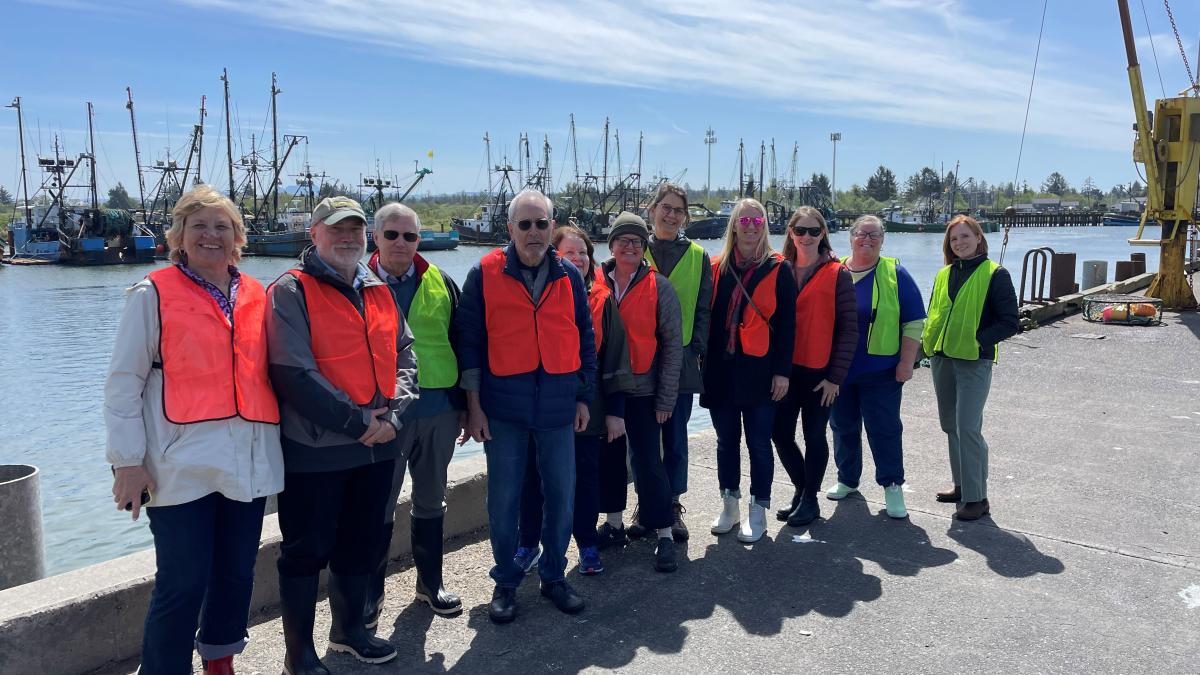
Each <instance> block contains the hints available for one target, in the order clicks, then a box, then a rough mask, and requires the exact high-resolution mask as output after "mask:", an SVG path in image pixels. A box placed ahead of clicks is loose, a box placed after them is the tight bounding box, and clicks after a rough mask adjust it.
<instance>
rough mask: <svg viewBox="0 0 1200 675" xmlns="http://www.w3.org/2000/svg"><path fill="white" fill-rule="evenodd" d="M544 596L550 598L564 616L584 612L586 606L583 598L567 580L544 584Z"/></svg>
mask: <svg viewBox="0 0 1200 675" xmlns="http://www.w3.org/2000/svg"><path fill="white" fill-rule="evenodd" d="M542 595H544V596H546V597H547V598H549V600H550V602H553V603H554V606H555V607H557V608H558V611H560V612H562V613H564V614H578V613H580V612H582V611H583V607H584V604H585V603H584V601H583V598H581V597H579V594H578V593H576V592H575V589H574V588H571V584H568V583H567V581H566V580H565V579H563V580H561V581H551V582H550V583H545V582H543V583H542Z"/></svg>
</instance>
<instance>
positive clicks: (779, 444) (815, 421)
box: [771, 367, 830, 500]
mask: <svg viewBox="0 0 1200 675" xmlns="http://www.w3.org/2000/svg"><path fill="white" fill-rule="evenodd" d="M823 379H825V373H824V372H822V371H812V370H808V369H805V368H797V367H793V368H792V378H791V382H790V384H789V385H788V393H787V396H785V397H784V399H783V400H782V401H780V402H779V406H778V407H777V408H776V409H775V426H774V429H773V430H772V432H771V440H772V441H774V442H775V453H776V454H777V455H778V456H779V463H780V464H782V465H783V469H784V471H787V474H788V478H791V479H792V485H793V486H795V488H796V492H797V494H799V495H801V496H802V497H803V498H804V499H808V500H813V499H816V498H817V493H818V492H819V491H820V490H821V481H822V480H823V479H824V478H825V468H826V466H828V465H829V441H828V440H827V439H826V437H825V429H826V428H827V427H828V426H829V411H830V408H828V407H826V406H823V405H821V392H819V391H813V388H814V387H816V386H817V385H818V384H820V382H821V380H823ZM797 421H800V423H801V426H802V427H803V432H804V449H805V450H806V452H805V453H804V454H801V452H800V446H799V445H797V444H796V422H797Z"/></svg>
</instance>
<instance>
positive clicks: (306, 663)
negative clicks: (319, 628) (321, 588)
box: [279, 575, 329, 675]
mask: <svg viewBox="0 0 1200 675" xmlns="http://www.w3.org/2000/svg"><path fill="white" fill-rule="evenodd" d="M319 581H320V577H317V576H315V575H314V576H311V577H285V576H283V575H280V576H279V611H280V613H281V614H282V618H283V643H284V645H285V646H286V647H287V653H286V654H285V655H284V657H283V672H284V673H285V675H329V669H328V668H326V667H325V666H324V665H323V664H322V663H321V659H320V658H319V657H318V656H317V650H316V648H314V647H313V620H314V618H315V617H316V614H317V585H318V582H319Z"/></svg>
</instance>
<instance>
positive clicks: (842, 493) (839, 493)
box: [825, 482, 858, 502]
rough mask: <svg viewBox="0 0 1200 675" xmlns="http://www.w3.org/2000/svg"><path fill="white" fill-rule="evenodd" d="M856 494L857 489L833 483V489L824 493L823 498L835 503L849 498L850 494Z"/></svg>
mask: <svg viewBox="0 0 1200 675" xmlns="http://www.w3.org/2000/svg"><path fill="white" fill-rule="evenodd" d="M857 492H858V488H852V487H850V486H849V485H846V484H845V483H840V482H839V483H835V484H834V486H833V487H831V488H829V489H828V490H826V491H825V498H826V499H832V500H833V501H835V502H836V501H839V500H842V499H845V498H846V497H849V496H850V495H852V494H856V493H857Z"/></svg>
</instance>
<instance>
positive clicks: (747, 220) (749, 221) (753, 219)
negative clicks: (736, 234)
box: [738, 216, 767, 226]
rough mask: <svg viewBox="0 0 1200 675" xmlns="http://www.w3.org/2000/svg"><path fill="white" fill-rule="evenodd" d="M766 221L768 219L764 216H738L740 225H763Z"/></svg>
mask: <svg viewBox="0 0 1200 675" xmlns="http://www.w3.org/2000/svg"><path fill="white" fill-rule="evenodd" d="M765 222H767V219H766V218H763V217H762V216H742V217H741V218H738V225H759V226H761V225H762V224H763V223H765Z"/></svg>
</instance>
